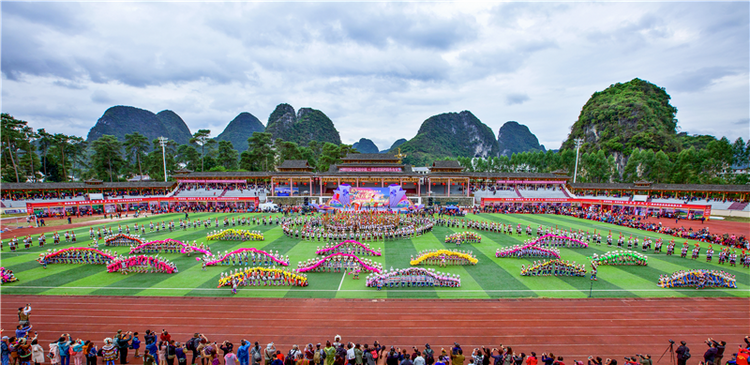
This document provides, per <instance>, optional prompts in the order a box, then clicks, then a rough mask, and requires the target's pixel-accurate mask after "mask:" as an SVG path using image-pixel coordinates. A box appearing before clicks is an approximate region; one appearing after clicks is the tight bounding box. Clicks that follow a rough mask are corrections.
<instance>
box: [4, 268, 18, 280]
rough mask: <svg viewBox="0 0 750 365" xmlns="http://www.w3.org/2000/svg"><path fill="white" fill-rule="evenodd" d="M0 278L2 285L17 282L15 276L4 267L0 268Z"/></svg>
mask: <svg viewBox="0 0 750 365" xmlns="http://www.w3.org/2000/svg"><path fill="white" fill-rule="evenodd" d="M0 278H2V283H3V284H5V283H12V282H14V281H18V278H17V277H16V275H14V274H13V270H11V269H6V268H4V267H0Z"/></svg>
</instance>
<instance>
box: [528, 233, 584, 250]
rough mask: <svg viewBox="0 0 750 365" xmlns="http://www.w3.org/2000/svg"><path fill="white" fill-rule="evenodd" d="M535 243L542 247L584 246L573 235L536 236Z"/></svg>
mask: <svg viewBox="0 0 750 365" xmlns="http://www.w3.org/2000/svg"><path fill="white" fill-rule="evenodd" d="M527 243H530V242H527ZM536 245H539V246H542V247H565V248H586V244H584V243H583V241H581V240H579V239H577V238H575V237H569V236H555V235H551V236H542V237H540V238H537V239H536Z"/></svg>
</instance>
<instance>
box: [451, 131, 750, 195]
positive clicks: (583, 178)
mask: <svg viewBox="0 0 750 365" xmlns="http://www.w3.org/2000/svg"><path fill="white" fill-rule="evenodd" d="M749 157H750V141H748V143H746V142H745V141H744V140H743V139H742V137H740V138H737V140H735V142H734V143H730V142H729V140H728V139H727V138H726V137H724V138H721V139H718V140H717V139H715V138H713V139H712V140H711V141H710V142H708V143H707V144H706V145H705V147H704V148H696V147H695V146H691V147H690V148H687V149H683V150H681V151H679V152H664V151H661V150H659V151H654V150H652V149H638V148H635V149H633V150H632V152H631V153H630V155H629V156H628V157H627V158H624V156H622V155H621V154H617V153H610V154H607V153H605V152H604V150H601V149H600V150H598V151H595V152H594V151H592V152H585V153H581V154H580V156H579V161H578V176H577V182H583V183H586V182H588V183H611V182H625V183H630V182H635V181H638V180H648V181H651V182H655V183H662V184H747V183H748V181H749V180H748V177H749V175H748V174H747V173H744V174H734V173H733V167H737V166H739V167H745V168H747V166H748V163H749V162H750V161H749ZM456 160H458V162H459V163H460V164H461V166H463V167H464V168H465V169H466V170H467V171H475V172H537V173H551V172H554V171H557V170H566V171H567V172H568V175H570V176H572V175H573V170H574V169H575V161H576V151H575V150H574V149H564V150H562V151H560V152H553V151H546V152H542V151H536V152H522V153H515V154H513V155H512V156H510V157H507V156H500V157H492V158H484V159H483V158H471V157H459V158H457V159H456Z"/></svg>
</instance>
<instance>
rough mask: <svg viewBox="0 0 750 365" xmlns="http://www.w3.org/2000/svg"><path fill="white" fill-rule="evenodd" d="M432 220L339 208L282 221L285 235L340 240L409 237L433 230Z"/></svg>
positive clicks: (321, 240)
mask: <svg viewBox="0 0 750 365" xmlns="http://www.w3.org/2000/svg"><path fill="white" fill-rule="evenodd" d="M432 226H433V223H432V220H430V219H429V218H421V217H417V216H407V215H403V214H394V213H388V212H381V211H370V212H347V211H336V212H335V213H330V214H325V215H322V216H317V217H310V216H302V217H298V218H295V219H291V220H288V221H285V222H284V223H282V230H283V231H284V234H285V235H287V236H289V237H293V238H297V239H302V240H307V241H316V240H317V241H318V242H332V241H336V242H341V241H346V240H356V241H360V242H362V241H365V242H367V241H386V240H397V239H408V238H413V237H416V236H420V235H422V234H424V233H425V232H429V231H430V230H432Z"/></svg>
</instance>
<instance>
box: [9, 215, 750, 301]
mask: <svg viewBox="0 0 750 365" xmlns="http://www.w3.org/2000/svg"><path fill="white" fill-rule="evenodd" d="M224 216H231V214H211V213H198V214H191V215H190V218H191V220H192V219H194V218H201V219H205V218H206V217H211V218H212V220H213V219H214V218H216V217H218V218H219V220H221V219H223V217H224ZM235 216H236V217H238V216H239V215H235ZM247 216H249V215H247ZM182 217H183V215H182V214H168V215H160V216H154V217H148V218H139V219H133V220H127V221H125V222H127V223H128V224H130V225H131V227H132V224H133V223H134V222H138V223H139V224H141V223H144V222H145V223H146V224H148V222H149V221H150V220H153V221H154V223H156V222H157V221H158V222H161V221H162V220H164V221H167V220H171V219H174V220H175V221H178V220H179V219H180V218H182ZM467 218H469V219H474V220H486V221H493V222H503V223H513V224H517V223H521V224H522V225H523V226H526V225H528V224H530V225H531V226H532V228H534V232H536V227H537V226H538V225H540V224H541V225H543V226H550V227H555V226H559V227H560V228H561V229H562V228H571V227H572V228H574V229H579V228H580V229H583V230H588V231H590V232H593V231H594V230H597V231H598V232H601V233H602V236H604V237H606V235H607V232H608V231H609V230H612V235H613V236H614V237H617V235H618V232H622V233H623V234H624V235H627V236H629V235H631V234H632V235H633V236H634V237H635V236H637V237H639V238H641V239H642V238H643V237H644V236H649V237H652V238H657V237H659V236H661V237H662V238H663V239H664V240H665V242H668V241H669V240H670V239H671V237H670V236H664V235H656V234H653V233H651V232H644V231H639V230H636V229H629V228H622V227H619V226H614V225H611V224H606V223H598V222H593V221H588V220H582V219H577V218H572V217H565V216H553V215H525V214H519V215H513V214H511V215H508V214H479V215H469V216H468V217H467ZM125 222H122V223H125ZM112 225H113V230H114V231H115V232H116V231H117V223H113V224H112ZM237 228H243V229H253V230H260V231H262V232H263V233H264V235H265V240H264V241H248V242H239V241H236V242H235V241H208V243H210V246H211V249H212V251H213V252H214V253H218V252H222V253H223V252H224V251H230V250H234V249H237V248H241V247H255V248H259V249H263V250H273V251H274V252H276V251H278V252H279V253H281V254H284V255H289V257H290V261H291V267H292V268H296V267H297V262H299V261H303V260H306V259H308V258H310V257H315V249H316V247H317V246H319V245H320V243H318V242H306V241H300V240H296V239H293V238H289V237H286V236H284V235H283V234H282V231H281V227H279V226H276V225H266V226H263V225H260V226H244V227H237ZM61 229H64V227H61ZM210 230H213V228H211V229H210ZM210 230H205V229H203V228H198V229H197V230H193V229H188V230H187V231H181V230H177V231H175V232H173V233H170V232H169V231H167V232H164V231H162V232H160V233H158V234H157V233H146V235H145V237H142V238H143V239H144V240H146V241H152V240H162V239H166V238H172V239H176V240H181V241H184V242H186V241H191V242H192V241H193V240H195V241H197V242H202V241H205V237H206V233H207V231H210ZM75 231H76V235H77V237H78V239H79V242H78V243H77V244H76V245H73V244H61V245H60V246H57V247H58V248H62V247H72V246H86V245H87V244H88V243H89V238H88V227H85V228H79V229H76V230H75ZM457 231H459V230H456V229H450V228H446V227H435V228H434V229H433V231H432V232H431V233H428V234H425V235H422V236H419V237H415V238H413V239H410V240H398V241H388V242H385V243H383V242H375V243H370V246H372V247H373V248H374V249H377V248H382V250H383V256H380V257H375V258H374V260H375V261H378V262H380V263H382V264H383V266H384V267H385V268H386V269H390V268H391V267H393V268H405V267H407V266H409V259H410V257H411V256H412V255H415V256H416V253H417V252H418V251H421V250H425V249H433V248H451V249H455V245H453V246H451V245H446V244H445V243H444V242H443V241H444V237H445V236H446V235H448V234H450V233H454V232H457ZM61 232H62V231H61ZM479 234H480V235H482V243H480V244H464V245H462V246H461V249H464V250H471V251H472V252H473V253H474V255H475V256H476V257H477V258H478V259H479V263H478V264H477V265H475V266H454V267H448V268H446V269H439V270H440V271H447V272H450V273H455V274H460V275H461V282H462V286H461V288H456V289H450V288H398V289H384V290H382V291H377V290H376V289H372V288H366V287H365V280H364V276H366V275H361V276H362V278H361V279H360V280H354V279H353V278H352V276H351V275H344V274H342V273H310V274H308V278H309V283H310V285H309V286H308V287H304V288H290V287H263V286H261V287H242V288H240V290H239V292H238V293H237V294H236V295H235V296H239V297H299V298H311V297H314V298H335V297H337V298H508V297H511V298H514V297H553V298H583V297H588V296H589V293H591V295H592V296H594V297H735V296H736V297H750V290H748V289H750V270H747V269H743V268H742V267H740V266H738V267H734V268H731V267H729V266H728V265H719V264H717V263H716V261H717V257H718V252H717V253H716V254H715V255H714V262H713V263H707V262H705V249H704V250H703V252H701V259H700V260H695V261H694V260H690V259H682V258H680V257H679V247H681V243H682V242H683V241H677V242H678V245H677V247H678V248H676V251H677V256H671V257H667V256H666V255H665V254H664V253H661V254H652V253H649V254H648V257H649V262H648V266H646V267H639V266H600V267H599V274H598V277H599V280H598V281H596V282H593V285H592V282H591V281H590V280H589V279H588V278H580V277H522V276H520V271H521V265H529V264H530V263H531V261H532V260H526V259H508V258H506V259H498V258H495V250H497V249H498V248H500V247H506V246H512V245H515V244H519V243H521V242H522V241H523V239H524V238H525V237H526V236H525V234H524V235H523V236H518V235H513V236H508V235H505V234H502V233H488V232H481V231H480V232H479ZM47 236H48V244H47V247H45V248H44V249H45V250H46V249H47V248H51V247H50V246H52V244H51V236H52V235H51V234H47ZM61 236H62V234H61ZM3 238H4V244H3V246H4V251H2V253H0V266H3V267H6V268H8V269H11V270H13V271H14V273H15V275H16V277H17V278H18V279H19V281H18V282H15V283H9V284H4V285H2V287H1V288H0V293H1V294H58V295H124V296H127V295H158V296H165V295H166V296H232V294H231V291H230V289H228V288H226V287H225V288H220V289H218V288H216V286H217V285H218V281H219V277H220V275H221V273H222V271H227V270H228V269H229V268H230V267H228V266H215V267H208V268H207V269H206V271H203V270H201V265H200V264H199V263H198V261H196V259H195V256H193V257H187V256H185V255H180V254H162V256H164V257H167V258H168V259H170V260H171V261H173V262H174V263H175V264H176V265H177V267H178V269H179V273H177V274H171V275H170V274H130V275H120V274H110V273H107V272H106V268H105V267H104V266H103V265H66V264H54V265H48V268H47V269H43V268H42V267H41V265H39V263H37V262H36V261H35V259H36V258H37V257H38V255H39V253H40V252H41V250H42V249H40V248H39V247H33V248H31V249H29V250H24V249H23V248H21V249H20V250H18V251H17V252H15V253H10V252H8V248H7V241H8V238H9V237H7V235H5V236H4V237H3ZM35 238H36V236H35ZM34 242H35V243H34V244H35V245H36V239H35V240H34ZM693 243H694V242H693V241H691V242H690V244H691V245H692V244H693ZM666 246H667V245H666V243H665V244H664V246H663V251H664V252H666ZM702 246H703V247H704V248H705V247H707V246H708V245H707V244H705V243H703V244H702ZM102 247H103V245H102ZM110 249H112V250H114V251H117V252H121V253H126V252H127V251H128V250H129V248H127V247H113V248H110ZM714 249H716V247H714ZM610 250H613V248H609V247H607V245H606V242H605V243H604V244H603V245H602V246H596V245H593V246H592V247H590V248H586V249H565V248H563V249H561V256H562V259H563V260H570V261H576V262H578V263H585V264H586V268H587V269H589V261H588V260H587V257H589V256H591V255H592V254H593V253H605V252H607V251H610ZM231 268H234V267H231ZM690 268H702V269H722V270H725V271H727V272H729V273H731V274H733V275H735V276H736V277H737V287H738V288H737V289H706V290H700V291H698V290H695V289H662V288H659V287H658V286H657V285H656V282H657V281H658V278H659V275H661V274H669V273H672V272H674V271H677V270H681V269H690ZM436 269H438V268H436Z"/></svg>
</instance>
